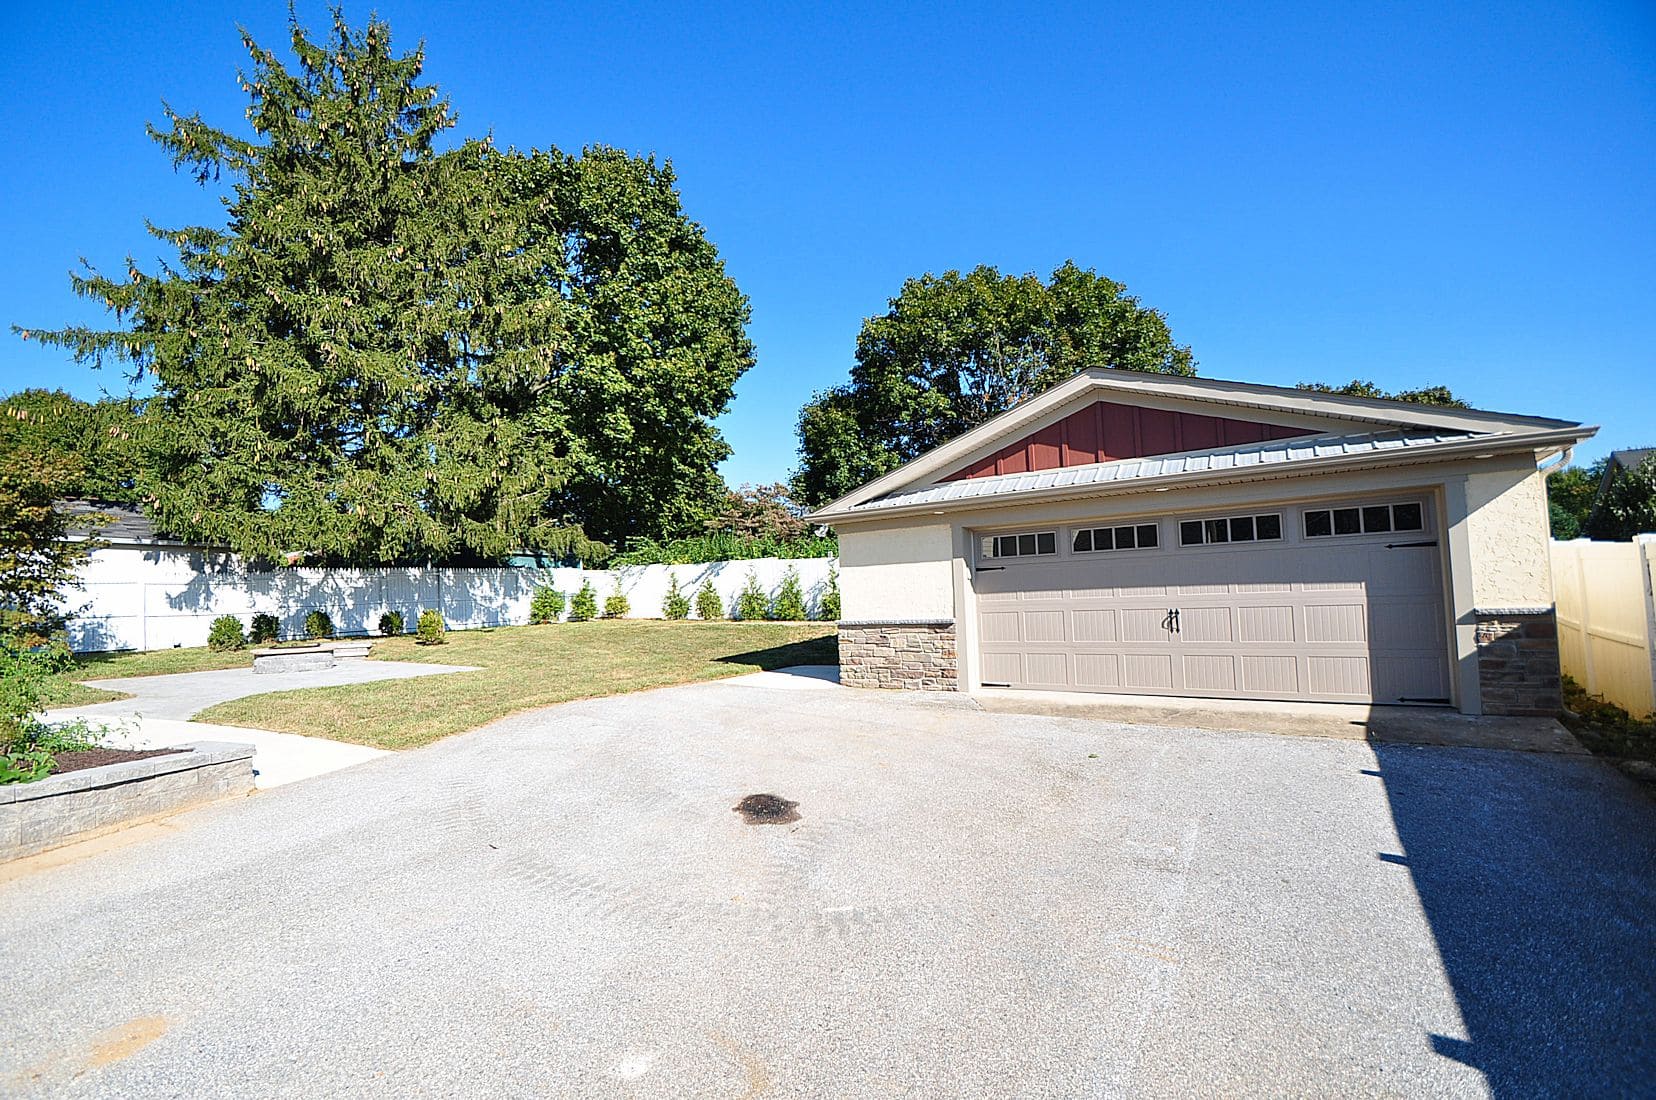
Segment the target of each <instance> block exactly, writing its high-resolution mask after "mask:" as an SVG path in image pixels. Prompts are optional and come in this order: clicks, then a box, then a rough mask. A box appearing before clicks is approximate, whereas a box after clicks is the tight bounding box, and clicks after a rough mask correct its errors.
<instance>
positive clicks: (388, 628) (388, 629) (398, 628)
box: [379, 611, 403, 638]
mask: <svg viewBox="0 0 1656 1100" xmlns="http://www.w3.org/2000/svg"><path fill="white" fill-rule="evenodd" d="M379 630H380V633H381V634H383V635H384V636H385V637H387V638H395V637H396V636H397V635H398V634H401V633H402V632H403V613H402V612H401V611H387V612H386V613H385V614H383V615H381V616H380V621H379Z"/></svg>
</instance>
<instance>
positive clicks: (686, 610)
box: [661, 569, 690, 619]
mask: <svg viewBox="0 0 1656 1100" xmlns="http://www.w3.org/2000/svg"><path fill="white" fill-rule="evenodd" d="M661 616H662V618H664V619H688V618H689V617H690V597H689V596H686V595H685V594H684V589H682V588H680V587H679V582H678V574H677V573H674V572H673V571H672V570H671V569H669V570H667V598H666V599H664V600H662V601H661Z"/></svg>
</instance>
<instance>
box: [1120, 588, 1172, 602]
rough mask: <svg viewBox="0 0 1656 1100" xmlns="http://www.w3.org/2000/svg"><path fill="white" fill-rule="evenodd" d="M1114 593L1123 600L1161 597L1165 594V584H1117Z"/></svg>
mask: <svg viewBox="0 0 1656 1100" xmlns="http://www.w3.org/2000/svg"><path fill="white" fill-rule="evenodd" d="M1116 595H1117V596H1118V597H1119V598H1121V599H1123V600H1137V599H1148V598H1155V599H1161V598H1163V597H1165V596H1166V595H1167V586H1166V585H1165V584H1123V585H1117V586H1116Z"/></svg>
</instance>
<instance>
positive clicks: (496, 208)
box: [19, 13, 752, 563]
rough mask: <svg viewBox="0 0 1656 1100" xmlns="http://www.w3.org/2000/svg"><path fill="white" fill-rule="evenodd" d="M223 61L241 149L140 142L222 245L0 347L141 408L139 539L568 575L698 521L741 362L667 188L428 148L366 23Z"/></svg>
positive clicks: (744, 349)
mask: <svg viewBox="0 0 1656 1100" xmlns="http://www.w3.org/2000/svg"><path fill="white" fill-rule="evenodd" d="M244 43H245V45H246V47H247V50H248V53H249V55H250V57H251V62H252V63H251V66H250V71H249V72H248V73H247V74H246V75H244V76H243V77H242V78H241V79H242V87H243V89H244V90H245V91H246V92H247V94H248V96H249V98H250V100H251V108H250V110H249V112H248V117H249V121H250V123H251V127H252V131H253V134H254V139H253V140H244V139H243V138H241V137H239V136H237V135H235V134H233V133H231V132H229V131H226V130H221V129H217V128H214V127H212V126H209V125H208V124H207V123H206V122H204V121H203V120H202V119H201V117H200V116H199V115H189V116H185V115H182V114H178V113H176V112H173V111H172V110H170V109H169V110H168V111H167V120H168V125H167V126H166V127H165V128H153V127H152V128H151V131H150V132H151V135H152V136H153V137H154V138H155V140H156V141H158V142H159V143H160V144H161V145H162V147H163V148H165V149H166V150H167V151H168V152H169V154H170V155H171V157H172V159H173V162H174V164H175V166H177V167H179V168H182V169H186V170H188V171H189V172H190V173H191V174H193V175H194V176H195V178H196V179H197V180H198V181H200V182H202V183H204V184H205V183H208V182H210V181H216V180H220V179H227V180H229V181H230V182H231V187H230V189H229V194H228V195H227V197H226V203H227V208H228V212H229V218H228V222H227V224H226V225H224V226H223V227H211V226H190V227H184V228H179V229H154V230H153V232H154V233H155V234H156V235H157V236H158V237H160V238H161V239H162V240H163V241H165V242H167V243H168V244H170V245H172V246H173V247H175V248H176V249H177V250H178V259H177V261H176V262H175V263H164V264H162V265H161V268H160V270H159V271H157V272H154V273H145V272H141V271H140V270H139V269H138V267H137V266H136V264H134V263H132V262H131V261H129V262H128V265H127V270H126V272H125V275H124V278H112V277H108V276H105V275H103V274H100V273H98V272H96V271H93V270H88V271H86V272H84V273H83V274H81V275H79V276H77V277H75V278H74V280H73V286H74V289H75V290H76V291H77V292H78V293H79V294H81V295H83V296H85V297H87V298H90V299H92V300H95V301H99V302H102V303H104V304H105V305H106V306H107V307H108V308H109V309H110V310H111V311H112V312H113V314H114V317H115V320H116V322H117V327H115V328H113V329H111V330H104V331H99V330H93V329H88V328H78V327H77V328H68V329H63V330H60V331H56V332H31V331H29V330H19V331H20V332H21V334H22V335H23V336H24V337H25V338H29V337H31V336H33V337H37V338H39V339H41V340H43V341H45V342H47V343H49V344H53V345H57V346H62V347H64V348H67V349H68V350H70V351H71V352H72V353H73V354H74V355H75V357H76V358H77V359H78V360H80V361H85V362H91V363H93V364H101V363H103V362H104V361H106V360H111V359H113V360H122V361H126V362H127V363H129V364H130V365H131V366H132V368H133V370H134V373H135V374H136V375H137V376H138V377H140V378H146V377H147V378H148V379H150V380H152V381H153V383H154V385H155V389H156V394H155V396H154V397H153V398H152V399H150V400H149V401H148V405H147V408H146V410H145V418H144V419H145V422H146V425H147V430H146V431H145V433H144V434H145V437H146V440H147V443H148V446H149V453H150V462H149V463H148V466H149V468H148V469H147V470H146V472H145V474H144V476H143V477H142V479H141V483H140V485H139V489H140V490H141V491H142V492H143V493H144V494H145V495H146V496H147V497H150V498H152V499H153V501H154V504H153V509H154V512H155V517H156V519H157V521H158V522H159V523H160V525H161V526H163V527H164V528H166V529H167V530H169V531H171V532H174V533H177V534H180V535H184V536H186V537H191V538H196V539H202V540H208V541H214V542H222V543H225V544H228V545H230V546H232V547H234V548H236V549H238V550H241V551H243V552H245V553H248V554H251V555H254V556H257V557H260V558H265V559H268V560H281V559H283V558H284V557H286V556H287V555H289V554H290V553H291V552H295V551H298V552H303V553H307V554H309V555H311V556H312V557H313V558H316V559H321V560H340V561H352V562H363V563H372V562H388V561H398V560H402V561H407V560H422V559H428V558H438V559H448V560H454V559H456V558H480V559H499V558H500V557H502V556H504V555H506V554H507V553H509V552H511V551H514V550H520V549H532V550H541V551H545V552H548V553H550V554H552V555H554V556H563V557H580V558H584V559H588V560H593V559H596V558H599V557H601V556H602V555H603V553H604V548H603V547H602V546H601V545H598V544H595V543H594V542H593V541H591V540H592V539H595V538H604V539H619V540H624V539H626V538H627V537H629V536H632V535H635V534H647V535H656V534H663V533H677V531H676V530H673V529H674V528H679V527H688V526H691V525H693V524H694V523H695V522H697V521H699V520H700V519H701V518H702V517H704V516H705V515H706V514H707V513H708V512H709V511H710V510H711V509H712V508H713V507H714V506H715V505H716V504H717V503H718V501H719V500H720V497H721V494H722V488H721V486H720V484H719V482H718V478H717V474H716V472H715V469H714V467H715V466H716V464H717V462H718V461H719V460H720V459H722V458H723V457H724V456H725V455H726V454H727V453H728V448H726V446H725V444H724V442H723V440H722V439H721V438H720V436H719V434H718V432H717V430H716V429H715V428H714V427H713V426H712V423H711V421H712V419H713V418H714V417H716V416H718V415H719V414H720V413H721V412H723V411H724V409H725V407H726V406H727V404H728V402H729V400H730V397H731V394H732V392H733V389H734V385H735V382H736V379H737V378H738V377H739V376H740V374H741V373H742V372H743V371H744V370H746V369H747V367H748V366H750V365H751V362H752V348H751V345H750V344H749V342H748V340H747V338H746V336H745V333H744V331H743V327H744V325H745V323H746V320H747V302H746V300H745V299H744V298H743V297H742V295H741V294H740V293H739V292H738V291H737V289H736V288H735V286H734V284H733V283H732V282H731V281H730V279H729V278H728V277H727V276H726V275H725V274H724V271H723V267H722V265H721V263H720V262H719V260H718V257H717V253H716V251H715V250H714V248H713V246H712V245H711V244H710V243H708V241H707V240H706V238H705V236H704V235H703V233H702V231H701V229H700V227H699V226H697V225H696V224H695V223H693V222H691V221H689V220H688V219H687V218H686V217H685V216H684V214H683V212H682V209H681V207H680V204H679V199H678V195H677V193H676V191H675V190H674V186H673V185H674V177H673V173H672V169H671V167H670V166H669V165H658V164H657V163H655V162H654V161H653V160H650V159H641V158H634V157H630V156H628V155H626V154H624V153H621V152H619V151H616V150H612V149H605V148H592V149H587V150H585V151H584V152H583V154H582V155H580V156H569V155H566V154H563V153H561V152H559V151H557V150H555V149H553V150H547V151H544V152H535V153H528V154H525V153H518V152H516V151H501V150H498V149H496V148H495V147H494V146H493V144H492V142H491V141H490V140H487V139H485V140H481V141H479V140H466V141H461V142H459V143H458V144H456V145H454V146H453V147H452V148H449V149H447V150H442V149H439V146H438V142H439V138H440V137H441V135H443V134H444V132H445V131H447V130H449V129H450V128H451V127H452V126H453V125H454V123H455V118H454V114H453V112H452V111H451V109H450V107H449V104H448V101H447V100H446V99H444V98H442V96H441V95H440V94H439V92H438V89H437V88H436V87H435V86H433V85H431V84H429V83H422V82H421V70H422V67H423V64H424V57H423V51H421V50H416V51H414V52H413V53H407V54H398V53H396V52H394V51H393V50H392V48H391V35H390V29H389V27H388V26H387V25H386V24H385V23H384V22H381V21H378V20H370V21H369V23H368V24H367V26H366V27H365V28H363V29H362V30H360V31H356V30H353V29H352V28H351V27H349V26H348V25H347V24H346V23H345V22H344V20H343V17H342V16H341V15H339V14H338V13H336V14H335V17H334V25H333V28H332V33H331V35H330V36H329V37H328V38H327V39H325V40H323V41H314V40H312V39H311V38H310V37H309V36H308V35H307V34H306V33H305V31H304V30H303V29H302V28H300V27H299V26H298V24H297V23H294V24H293V27H292V35H291V45H292V50H293V54H294V55H295V58H296V65H294V66H293V67H289V66H288V65H286V64H284V63H283V61H282V60H281V59H280V58H278V57H277V56H276V55H275V54H273V53H272V52H270V51H268V50H266V49H264V48H262V47H260V46H259V45H258V44H257V43H256V42H255V41H253V39H252V38H251V37H247V36H244Z"/></svg>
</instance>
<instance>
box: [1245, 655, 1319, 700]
mask: <svg viewBox="0 0 1656 1100" xmlns="http://www.w3.org/2000/svg"><path fill="white" fill-rule="evenodd" d="M1237 665H1238V667H1239V668H1240V670H1241V673H1242V689H1243V690H1244V691H1246V692H1248V693H1249V694H1253V695H1284V696H1293V695H1300V694H1303V693H1304V691H1305V687H1304V685H1302V684H1301V683H1300V678H1299V661H1298V660H1297V659H1296V658H1294V657H1290V656H1272V657H1256V656H1246V655H1245V656H1242V657H1239V658H1237Z"/></svg>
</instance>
